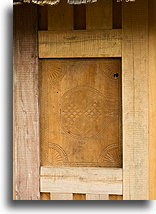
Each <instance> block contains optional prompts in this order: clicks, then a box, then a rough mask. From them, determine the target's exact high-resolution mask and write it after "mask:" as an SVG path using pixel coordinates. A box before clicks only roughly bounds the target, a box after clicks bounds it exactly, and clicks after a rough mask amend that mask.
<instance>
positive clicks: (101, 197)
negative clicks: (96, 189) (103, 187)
mask: <svg viewBox="0 0 156 214" xmlns="http://www.w3.org/2000/svg"><path fill="white" fill-rule="evenodd" d="M86 200H96V201H99V200H109V196H108V195H103V194H101V195H100V194H86Z"/></svg>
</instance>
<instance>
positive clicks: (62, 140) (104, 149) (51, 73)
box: [39, 59, 122, 167]
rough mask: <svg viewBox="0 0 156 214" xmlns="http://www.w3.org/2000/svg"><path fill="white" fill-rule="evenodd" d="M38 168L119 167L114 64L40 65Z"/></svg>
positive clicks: (117, 70) (65, 61) (51, 62)
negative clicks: (39, 164) (39, 143)
mask: <svg viewBox="0 0 156 214" xmlns="http://www.w3.org/2000/svg"><path fill="white" fill-rule="evenodd" d="M40 68H41V69H40V84H39V88H40V115H41V116H40V117H41V118H40V133H41V136H40V137H41V138H40V139H41V165H42V166H92V167H93V166H98V167H99V166H101V167H121V153H122V151H121V67H120V60H119V59H74V60H73V59H57V60H56V59H44V60H41V61H40Z"/></svg>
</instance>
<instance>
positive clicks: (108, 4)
mask: <svg viewBox="0 0 156 214" xmlns="http://www.w3.org/2000/svg"><path fill="white" fill-rule="evenodd" d="M86 29H88V30H91V29H92V30H98V29H112V0H109V1H108V0H98V1H97V3H96V4H87V5H86Z"/></svg>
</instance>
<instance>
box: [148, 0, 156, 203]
mask: <svg viewBox="0 0 156 214" xmlns="http://www.w3.org/2000/svg"><path fill="white" fill-rule="evenodd" d="M148 5H149V19H148V20H149V194H150V200H155V199H156V195H155V0H149V4H148Z"/></svg>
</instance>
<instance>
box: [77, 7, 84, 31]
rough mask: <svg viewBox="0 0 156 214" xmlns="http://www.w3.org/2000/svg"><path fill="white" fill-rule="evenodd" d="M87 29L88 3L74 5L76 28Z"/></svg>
mask: <svg viewBox="0 0 156 214" xmlns="http://www.w3.org/2000/svg"><path fill="white" fill-rule="evenodd" d="M85 29H86V5H84V4H83V5H75V6H74V30H85Z"/></svg>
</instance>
